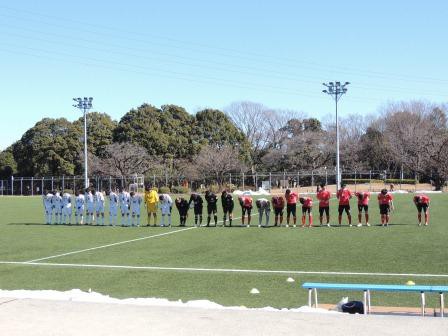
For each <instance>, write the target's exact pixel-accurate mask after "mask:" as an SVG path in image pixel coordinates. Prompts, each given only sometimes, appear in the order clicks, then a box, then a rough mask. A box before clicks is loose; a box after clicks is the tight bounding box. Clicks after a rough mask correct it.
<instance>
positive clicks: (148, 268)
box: [0, 261, 448, 278]
mask: <svg viewBox="0 0 448 336" xmlns="http://www.w3.org/2000/svg"><path fill="white" fill-rule="evenodd" d="M0 264H2V265H25V266H52V267H69V268H70V267H73V268H100V269H124V270H146V271H184V272H220V273H255V274H290V275H293V274H307V275H357V276H391V277H422V278H448V274H420V273H368V272H332V271H298V270H260V269H238V268H236V269H235V268H194V267H162V266H127V265H97V264H69V263H45V262H43V263H42V262H24V261H0Z"/></svg>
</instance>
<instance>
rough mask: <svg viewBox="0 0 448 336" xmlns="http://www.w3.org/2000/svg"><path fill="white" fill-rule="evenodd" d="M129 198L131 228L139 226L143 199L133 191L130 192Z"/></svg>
mask: <svg viewBox="0 0 448 336" xmlns="http://www.w3.org/2000/svg"><path fill="white" fill-rule="evenodd" d="M130 196H131V197H130V198H129V203H130V204H131V216H132V226H140V207H141V204H142V201H143V199H142V197H141V196H140V195H139V194H136V193H135V192H133V191H131V194H130Z"/></svg>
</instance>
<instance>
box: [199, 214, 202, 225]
mask: <svg viewBox="0 0 448 336" xmlns="http://www.w3.org/2000/svg"><path fill="white" fill-rule="evenodd" d="M199 225H202V215H199Z"/></svg>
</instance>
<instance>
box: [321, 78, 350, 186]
mask: <svg viewBox="0 0 448 336" xmlns="http://www.w3.org/2000/svg"><path fill="white" fill-rule="evenodd" d="M349 84H350V82H345V83H344V84H341V82H329V83H328V84H327V83H322V85H323V86H325V87H326V88H327V90H323V91H322V92H323V93H326V94H329V95H331V96H332V97H334V102H335V105H336V188H337V190H339V189H340V188H341V170H340V168H339V166H340V163H339V118H338V101H339V99H340V98H341V97H342V95H344V94H345V93H347V85H349Z"/></svg>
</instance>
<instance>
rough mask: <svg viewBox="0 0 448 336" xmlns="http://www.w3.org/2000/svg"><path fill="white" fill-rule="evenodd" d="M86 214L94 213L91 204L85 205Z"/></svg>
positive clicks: (93, 207)
mask: <svg viewBox="0 0 448 336" xmlns="http://www.w3.org/2000/svg"><path fill="white" fill-rule="evenodd" d="M87 212H88V213H94V212H95V206H94V205H93V204H87Z"/></svg>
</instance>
